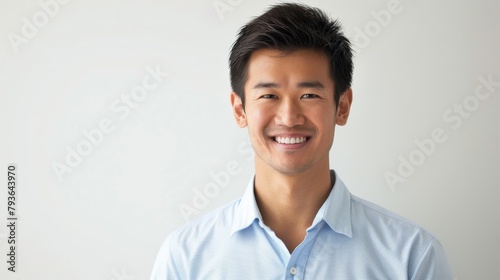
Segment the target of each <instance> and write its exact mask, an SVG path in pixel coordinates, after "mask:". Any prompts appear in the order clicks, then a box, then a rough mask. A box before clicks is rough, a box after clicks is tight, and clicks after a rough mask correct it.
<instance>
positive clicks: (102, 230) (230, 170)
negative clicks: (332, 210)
mask: <svg viewBox="0 0 500 280" xmlns="http://www.w3.org/2000/svg"><path fill="white" fill-rule="evenodd" d="M274 3H275V2H274V1H242V0H220V1H213V0H197V1H166V0H163V1H159V0H148V1H138V0H121V1H118V0H109V1H94V0H92V1H82V0H70V1H68V0H65V1H62V0H61V1H60V2H56V1H55V0H40V1H25V0H23V1H21V0H16V1H7V0H2V1H1V2H0V34H1V37H0V114H1V118H0V135H1V137H0V173H2V176H1V177H0V178H1V179H0V186H2V187H1V188H0V211H1V213H0V217H2V220H4V221H2V222H1V224H2V225H6V224H7V166H8V165H9V164H12V163H14V164H16V166H17V174H16V180H17V183H18V184H17V189H16V190H17V198H16V199H17V200H16V202H17V204H16V215H17V217H18V221H17V232H16V235H15V237H16V239H17V240H16V241H17V247H16V248H17V252H16V271H17V272H16V273H12V272H10V271H8V270H7V267H8V264H7V253H8V248H9V246H10V245H9V244H8V238H9V236H10V230H8V228H7V227H6V226H1V227H0V252H2V255H1V257H0V260H1V263H2V265H0V278H1V279H9V280H10V279H41V280H66V279H72V280H80V279H82V280H83V279H85V280H87V279H92V280H96V279H102V280H110V279H112V280H131V279H136V280H138V279H148V278H149V275H150V272H151V269H152V265H153V262H154V259H155V257H156V254H157V252H158V250H159V247H160V245H161V243H162V241H163V240H164V238H165V237H166V236H167V235H168V234H169V233H170V232H171V231H172V230H174V229H175V228H177V227H178V226H180V225H182V224H184V223H186V222H187V221H189V220H192V219H195V218H196V217H197V216H199V215H201V214H203V213H206V212H208V211H210V210H212V209H214V208H216V207H220V206H222V205H225V204H227V203H229V202H231V201H233V200H234V199H237V198H238V197H239V196H240V195H241V194H242V193H243V190H244V189H245V187H246V185H247V183H248V181H249V180H250V178H251V177H252V175H253V155H252V150H251V146H250V144H249V141H248V136H247V131H246V130H245V129H239V128H237V126H236V123H235V121H234V119H233V116H232V112H231V108H230V103H229V93H230V86H229V75H228V74H229V71H228V64H227V58H228V53H229V49H230V47H231V44H232V43H233V41H234V40H235V38H236V34H237V32H238V29H239V28H240V27H241V26H242V25H243V24H245V23H246V22H248V21H249V20H250V19H252V18H253V17H255V16H257V15H259V14H261V13H262V12H263V11H265V10H266V9H267V8H268V7H269V6H270V5H272V4H274ZM303 3H306V4H309V5H313V6H317V7H319V8H321V9H323V10H324V11H326V12H327V13H328V14H329V15H331V16H332V17H335V18H338V19H339V20H340V21H341V22H342V25H343V26H344V29H345V32H346V34H347V36H348V37H349V38H350V39H351V40H352V41H353V42H354V43H355V44H354V45H355V48H356V55H355V71H354V80H353V91H354V102H353V107H352V112H351V116H350V119H349V122H348V124H347V125H346V126H345V127H340V128H338V129H337V130H336V135H335V136H336V137H335V141H334V145H333V148H332V151H331V166H332V168H333V169H335V170H336V171H337V172H338V174H339V175H340V177H341V178H342V180H343V181H344V182H345V183H346V184H347V186H348V188H349V189H350V190H351V192H352V193H354V194H355V195H358V196H360V197H362V198H364V199H367V200H370V201H372V202H374V203H377V204H379V205H381V206H383V207H385V208H388V209H390V210H392V211H394V212H396V213H398V214H400V215H402V216H405V217H407V218H409V219H411V220H413V221H415V222H416V223H418V224H420V225H422V226H423V227H424V228H426V229H427V230H428V231H430V232H432V233H433V234H435V235H436V236H437V238H438V239H439V240H440V241H441V243H442V244H443V246H444V248H445V250H446V253H447V255H448V257H449V259H450V262H451V266H452V268H453V271H454V273H455V277H456V279H460V280H462V279H474V280H476V279H481V280H483V279H484V280H486V279H498V275H497V270H498V251H499V250H500V242H499V241H498V236H500V225H499V218H498V213H499V210H500V209H499V207H500V206H499V205H500V204H499V203H498V201H499V197H500V196H499V194H500V192H499V190H498V187H499V183H498V177H497V176H498V174H499V171H500V160H499V159H500V148H499V146H498V143H499V142H500V131H499V128H500V127H499V119H500V111H499V110H498V109H499V108H500V84H499V83H500V71H499V70H500V69H499V65H500V56H499V54H498V50H499V49H500V37H499V36H498V35H499V34H500V2H499V1H494V0H480V1H451V0H443V1H430V0H418V1H415V0H414V1H410V0H400V1H396V0H376V1H373V0H371V1H368V0H365V1H336V0H333V1H332V0H323V1H303ZM144 85H145V86H146V87H149V89H145V87H144ZM436 135H438V136H439V137H437V136H436ZM433 137H434V138H433ZM436 137H437V138H436ZM436 139H437V140H439V141H437V140H436ZM431 141H432V142H431ZM388 176H389V177H390V178H392V179H391V180H388V179H387V177H388Z"/></svg>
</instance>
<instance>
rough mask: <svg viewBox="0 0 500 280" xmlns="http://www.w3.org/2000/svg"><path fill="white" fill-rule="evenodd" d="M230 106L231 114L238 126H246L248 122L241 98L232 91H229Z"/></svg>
mask: <svg viewBox="0 0 500 280" xmlns="http://www.w3.org/2000/svg"><path fill="white" fill-rule="evenodd" d="M231 106H232V107H233V115H234V118H235V119H236V123H237V124H238V126H239V127H240V128H243V127H246V126H247V124H248V123H247V115H246V113H245V109H243V104H242V103H241V98H240V97H239V96H238V95H237V94H236V93H235V92H234V91H233V92H231Z"/></svg>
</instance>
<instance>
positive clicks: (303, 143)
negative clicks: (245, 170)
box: [231, 49, 352, 175]
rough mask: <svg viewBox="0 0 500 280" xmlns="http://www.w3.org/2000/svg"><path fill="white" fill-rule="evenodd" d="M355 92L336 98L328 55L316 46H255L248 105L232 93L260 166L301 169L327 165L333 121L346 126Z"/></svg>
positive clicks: (293, 171) (286, 171) (247, 89)
mask: <svg viewBox="0 0 500 280" xmlns="http://www.w3.org/2000/svg"><path fill="white" fill-rule="evenodd" d="M351 100H352V93H351V90H350V89H349V90H348V91H346V92H345V93H344V94H343V95H342V96H341V98H340V101H339V106H338V110H337V109H336V104H335V101H334V84H333V81H332V79H331V77H330V69H329V63H328V59H327V57H326V55H325V54H324V53H322V52H318V51H314V50H297V51H293V52H289V53H283V52H280V51H277V50H272V49H262V50H258V51H255V52H254V53H253V54H252V56H251V57H250V60H249V64H248V78H247V81H246V84H245V108H243V107H242V104H241V100H240V98H239V97H238V96H237V95H236V94H235V93H232V94H231V102H232V105H233V111H234V115H235V117H236V120H237V123H238V125H239V126H240V127H248V132H249V136H250V141H251V142H252V146H253V148H254V151H255V154H256V158H255V161H256V162H255V163H256V169H257V170H258V169H259V168H272V169H273V170H275V171H278V172H280V173H283V174H290V175H292V174H298V173H302V172H304V171H307V170H309V169H311V168H314V167H318V168H328V167H329V151H330V148H331V146H332V143H333V136H334V132H335V125H336V124H338V125H344V124H345V123H346V121H347V117H348V115H349V108H350V104H351Z"/></svg>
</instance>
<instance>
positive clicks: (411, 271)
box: [151, 4, 452, 280]
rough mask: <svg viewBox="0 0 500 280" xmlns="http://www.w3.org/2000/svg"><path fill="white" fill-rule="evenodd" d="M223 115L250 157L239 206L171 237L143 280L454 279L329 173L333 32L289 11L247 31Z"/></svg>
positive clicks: (347, 95) (298, 8)
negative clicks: (245, 140) (242, 137)
mask: <svg viewBox="0 0 500 280" xmlns="http://www.w3.org/2000/svg"><path fill="white" fill-rule="evenodd" d="M229 60H230V72H231V86H232V89H233V92H232V93H231V97H230V99H231V104H232V108H233V113H234V117H235V119H236V122H237V124H238V126H240V127H242V128H247V129H248V133H249V137H250V141H251V143H252V146H253V149H254V151H255V176H254V178H252V180H251V181H250V183H249V185H248V187H247V189H246V192H245V193H244V195H243V197H242V198H241V199H239V200H237V201H235V202H233V203H231V204H229V205H227V206H224V207H222V208H219V209H217V210H215V211H213V212H211V213H209V214H207V215H205V216H204V217H202V218H200V219H198V220H196V221H194V222H192V223H189V224H187V225H185V226H183V227H181V228H180V229H178V230H176V231H175V232H173V233H172V234H170V235H169V236H168V237H167V239H166V240H165V242H164V244H163V246H162V248H161V250H160V253H159V254H158V257H157V259H156V263H155V266H154V269H153V273H152V276H151V279H152V280H153V279H154V280H160V279H370V280H373V279H384V280H387V279H419V280H420V279H429V280H430V279H439V280H447V279H452V275H451V272H450V268H449V265H448V262H447V259H446V256H445V253H444V251H443V248H442V247H441V245H440V243H439V242H438V241H437V240H436V238H435V237H434V236H432V235H431V234H430V233H428V232H427V231H425V230H423V229H422V228H421V227H419V226H418V225H416V224H414V223H412V222H410V221H408V220H405V219H404V218H402V217H399V216H397V215H395V214H393V213H391V212H389V211H387V210H385V209H383V208H381V207H378V206H376V205H373V204H371V203H369V202H367V201H364V200H362V199H360V198H357V197H355V196H353V195H352V194H350V193H349V191H348V189H347V188H346V186H345V185H344V183H343V182H342V181H341V180H340V178H339V177H338V175H337V174H336V173H335V172H334V171H333V170H330V165H329V162H330V160H329V152H330V149H331V147H332V144H333V139H334V134H335V127H336V126H337V125H345V124H346V122H347V118H348V116H349V111H350V107H351V103H352V90H351V78H352V70H353V65H352V52H351V46H350V43H349V41H348V40H347V38H346V37H345V36H344V35H343V33H342V31H341V28H340V26H339V24H338V22H336V21H333V20H331V19H329V18H328V17H327V16H326V15H325V14H324V13H323V12H321V11H320V10H318V9H315V8H311V7H308V6H304V5H298V4H280V5H276V6H273V7H272V8H271V9H270V10H268V11H267V12H266V13H264V14H263V15H261V16H259V17H257V18H255V19H254V20H252V21H251V22H249V23H248V24H247V25H245V26H244V27H243V28H242V29H241V31H240V33H239V36H238V38H237V40H236V42H235V43H234V45H233V47H232V50H231V55H230V58H229Z"/></svg>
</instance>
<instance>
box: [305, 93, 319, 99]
mask: <svg viewBox="0 0 500 280" xmlns="http://www.w3.org/2000/svg"><path fill="white" fill-rule="evenodd" d="M316 97H319V96H318V95H317V94H314V93H306V94H304V95H302V98H306V99H309V98H316Z"/></svg>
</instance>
